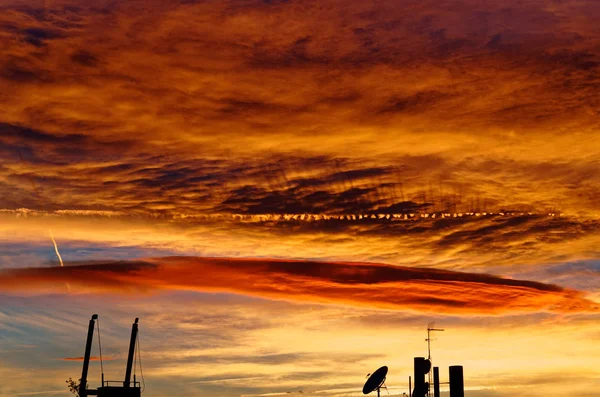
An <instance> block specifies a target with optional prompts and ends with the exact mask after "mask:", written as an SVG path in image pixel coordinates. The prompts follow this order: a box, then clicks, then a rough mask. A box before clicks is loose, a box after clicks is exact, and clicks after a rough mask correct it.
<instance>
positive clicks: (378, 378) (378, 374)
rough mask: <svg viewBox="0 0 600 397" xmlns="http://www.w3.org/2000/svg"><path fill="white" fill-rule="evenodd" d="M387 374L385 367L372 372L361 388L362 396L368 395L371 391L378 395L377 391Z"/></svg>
mask: <svg viewBox="0 0 600 397" xmlns="http://www.w3.org/2000/svg"><path fill="white" fill-rule="evenodd" d="M387 373H388V367H386V366H385V365H384V366H383V367H381V368H379V369H378V370H377V371H375V372H373V374H372V375H371V376H370V377H369V379H367V381H366V382H365V385H364V386H363V390H362V391H363V394H369V393H371V392H372V391H374V390H377V395H379V389H381V386H382V385H383V384H384V383H385V377H386V376H387Z"/></svg>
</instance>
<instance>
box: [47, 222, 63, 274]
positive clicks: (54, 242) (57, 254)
mask: <svg viewBox="0 0 600 397" xmlns="http://www.w3.org/2000/svg"><path fill="white" fill-rule="evenodd" d="M49 232H50V238H51V239H52V243H53V244H54V251H56V256H58V260H59V261H60V267H64V266H65V264H64V263H63V260H62V257H61V256H60V252H58V245H56V240H54V236H53V235H52V230H49Z"/></svg>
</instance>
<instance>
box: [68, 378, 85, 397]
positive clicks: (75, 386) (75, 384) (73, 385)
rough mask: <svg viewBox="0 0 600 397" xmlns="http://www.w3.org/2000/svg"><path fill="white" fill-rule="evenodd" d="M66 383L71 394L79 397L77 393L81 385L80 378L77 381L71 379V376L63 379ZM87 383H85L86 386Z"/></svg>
mask: <svg viewBox="0 0 600 397" xmlns="http://www.w3.org/2000/svg"><path fill="white" fill-rule="evenodd" d="M65 382H66V383H67V387H68V388H69V391H70V392H71V393H73V394H75V395H76V396H78V397H80V396H81V394H79V387H80V386H81V379H79V381H76V380H73V379H72V378H69V379H68V380H66V381H65ZM88 386H89V385H86V388H87V387H88Z"/></svg>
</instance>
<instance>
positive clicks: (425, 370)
mask: <svg viewBox="0 0 600 397" xmlns="http://www.w3.org/2000/svg"><path fill="white" fill-rule="evenodd" d="M430 370H431V361H429V360H427V359H425V357H415V358H414V377H415V389H414V391H413V394H412V395H413V397H425V396H426V395H427V394H428V393H429V382H425V375H427V374H429V371H430Z"/></svg>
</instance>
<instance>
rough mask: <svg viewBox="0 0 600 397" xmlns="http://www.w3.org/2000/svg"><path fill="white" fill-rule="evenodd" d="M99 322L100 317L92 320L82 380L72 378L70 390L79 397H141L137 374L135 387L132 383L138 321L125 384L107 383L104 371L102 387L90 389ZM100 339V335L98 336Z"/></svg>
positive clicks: (132, 332)
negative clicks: (89, 376) (96, 330)
mask: <svg viewBox="0 0 600 397" xmlns="http://www.w3.org/2000/svg"><path fill="white" fill-rule="evenodd" d="M96 320H98V315H97V314H94V315H93V316H92V318H91V319H90V323H89V327H88V334H87V340H86V344H85V356H84V358H83V368H82V372H81V379H80V382H79V384H77V382H75V381H73V380H72V379H71V378H69V380H68V381H67V385H68V386H69V390H70V391H71V392H73V393H74V394H76V395H78V396H79V397H87V396H99V397H141V389H140V383H139V382H137V381H136V379H135V374H134V375H133V385H132V382H131V368H132V366H133V359H134V355H135V347H136V341H137V334H138V320H139V319H137V318H136V319H135V322H134V323H133V326H132V327H131V338H130V340H129V355H128V357H127V368H126V370H125V380H124V381H123V382H118V381H105V380H104V371H103V372H102V386H101V387H99V388H98V389H89V388H88V385H87V375H88V368H89V364H90V354H91V349H92V340H93V338H94V328H95V325H96ZM98 338H100V335H98ZM100 360H101V362H102V350H100ZM111 383H112V384H115V383H122V385H119V386H111V385H110V384H111Z"/></svg>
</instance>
